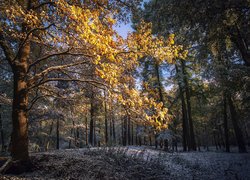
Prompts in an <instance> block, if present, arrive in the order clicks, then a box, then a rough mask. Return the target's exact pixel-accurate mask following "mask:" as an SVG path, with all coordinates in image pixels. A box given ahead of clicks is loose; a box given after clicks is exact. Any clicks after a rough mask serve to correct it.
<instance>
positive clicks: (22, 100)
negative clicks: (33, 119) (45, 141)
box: [11, 42, 30, 161]
mask: <svg viewBox="0 0 250 180" xmlns="http://www.w3.org/2000/svg"><path fill="white" fill-rule="evenodd" d="M29 54H30V43H29V42H26V43H25V44H24V45H23V47H22V48H21V50H20V53H19V55H18V58H19V61H18V62H17V63H15V66H14V67H13V68H14V69H13V72H14V77H13V78H14V89H13V92H14V93H13V104H12V135H11V144H12V146H11V155H12V158H13V159H14V160H20V161H28V160H29V151H28V87H27V82H26V75H27V70H28V63H27V61H28V57H29Z"/></svg>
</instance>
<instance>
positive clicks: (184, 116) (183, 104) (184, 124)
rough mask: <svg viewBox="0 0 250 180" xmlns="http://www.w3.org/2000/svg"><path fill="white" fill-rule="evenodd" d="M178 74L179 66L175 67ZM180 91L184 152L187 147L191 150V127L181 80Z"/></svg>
mask: <svg viewBox="0 0 250 180" xmlns="http://www.w3.org/2000/svg"><path fill="white" fill-rule="evenodd" d="M175 68H176V72H177V74H179V69H178V66H177V65H176V66H175ZM178 84H179V90H180V97H181V108H182V146H183V151H187V146H188V147H189V148H190V143H189V139H190V136H189V128H188V127H189V126H188V117H187V107H186V102H185V97H184V90H183V87H182V84H181V80H180V79H179V80H178Z"/></svg>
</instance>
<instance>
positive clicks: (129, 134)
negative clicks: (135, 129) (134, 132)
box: [127, 115, 131, 145]
mask: <svg viewBox="0 0 250 180" xmlns="http://www.w3.org/2000/svg"><path fill="white" fill-rule="evenodd" d="M127 118H128V127H127V129H128V145H131V131H130V128H131V126H130V115H128V117H127Z"/></svg>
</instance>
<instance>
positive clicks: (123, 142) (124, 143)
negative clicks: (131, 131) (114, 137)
mask: <svg viewBox="0 0 250 180" xmlns="http://www.w3.org/2000/svg"><path fill="white" fill-rule="evenodd" d="M127 128H128V122H127V117H126V116H124V117H123V138H122V145H123V146H126V145H127Z"/></svg>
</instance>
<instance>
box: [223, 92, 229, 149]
mask: <svg viewBox="0 0 250 180" xmlns="http://www.w3.org/2000/svg"><path fill="white" fill-rule="evenodd" d="M223 105H224V108H223V110H224V123H223V126H224V136H225V146H226V152H230V146H229V138H228V120H227V99H226V95H225V93H224V99H223Z"/></svg>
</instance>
